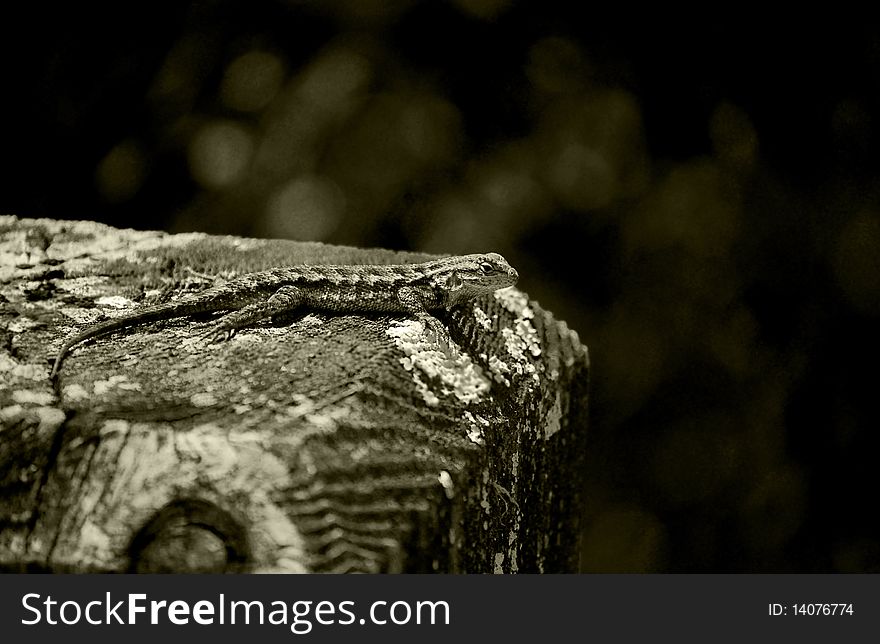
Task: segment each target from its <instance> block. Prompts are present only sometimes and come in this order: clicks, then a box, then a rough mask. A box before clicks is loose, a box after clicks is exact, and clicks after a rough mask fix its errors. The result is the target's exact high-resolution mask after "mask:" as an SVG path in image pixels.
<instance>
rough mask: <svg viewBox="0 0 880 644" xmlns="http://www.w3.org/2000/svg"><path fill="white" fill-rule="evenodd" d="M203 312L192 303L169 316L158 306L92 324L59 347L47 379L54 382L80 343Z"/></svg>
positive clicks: (166, 308) (165, 310) (164, 309)
mask: <svg viewBox="0 0 880 644" xmlns="http://www.w3.org/2000/svg"><path fill="white" fill-rule="evenodd" d="M203 310H205V309H204V307H203V306H199V304H198V303H197V302H194V303H192V304H191V305H190V306H177V307H175V310H174V312H173V313H171V314H169V310H168V307H167V306H164V305H159V306H156V307H154V308H153V309H150V310H146V311H141V312H138V313H137V314H136V315H131V316H129V315H123V316H121V317H118V318H113V319H112V320H105V321H104V322H99V323H98V324H94V325H92V326H90V327H88V328H86V329H83V330H82V331H80V332H79V333H76V334H74V335H72V336H70V337H69V338H68V339H67V340H65V341H64V344H62V345H61V348H60V349H59V350H58V353H57V354H56V356H55V363H54V364H53V365H52V373H51V374H50V375H49V378H50V379H51V380H53V381H54V380H55V377H56V376H57V375H58V371H59V370H60V369H61V363H62V362H63V361H64V357H65V356H66V355H67V354H68V353H70V350H71V349H72V348H73V347H75V346H76V345H78V344H79V343H80V342H85V341H86V340H90V339H91V338H97V337H99V336H102V335H106V334H107V333H112V332H113V331H118V330H119V329H124V328H126V327H129V326H134V325H136V324H143V323H145V322H155V321H156V320H162V319H170V318H179V317H183V316H185V315H191V314H193V313H198V312H200V311H203Z"/></svg>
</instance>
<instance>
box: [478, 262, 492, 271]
mask: <svg viewBox="0 0 880 644" xmlns="http://www.w3.org/2000/svg"><path fill="white" fill-rule="evenodd" d="M480 270H481V271H483V272H484V273H491V272H492V271H494V270H495V267H494V266H492V264H490V263H489V262H483V263H482V264H480Z"/></svg>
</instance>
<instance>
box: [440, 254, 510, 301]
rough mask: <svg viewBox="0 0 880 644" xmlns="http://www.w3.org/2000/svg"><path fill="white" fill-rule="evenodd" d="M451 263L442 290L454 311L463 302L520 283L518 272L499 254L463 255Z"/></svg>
mask: <svg viewBox="0 0 880 644" xmlns="http://www.w3.org/2000/svg"><path fill="white" fill-rule="evenodd" d="M450 259H453V258H450ZM447 262H448V264H447V271H446V272H445V274H444V275H443V282H442V284H441V285H440V286H441V288H442V289H443V291H444V292H445V293H446V297H447V302H448V306H449V307H450V308H451V307H452V306H455V304H457V303H459V302H461V301H464V300H467V299H471V298H474V297H478V296H480V295H483V294H484V293H492V292H493V291H497V290H498V289H500V288H505V287H507V286H513V285H514V284H516V280H517V279H519V274H518V273H517V272H516V269H514V268H513V267H512V266H511V265H510V264H508V263H507V260H506V259H504V258H503V257H502V256H501V255H499V254H498V253H484V254H478V255H462V256H461V257H456V258H454V259H453V261H449V260H447Z"/></svg>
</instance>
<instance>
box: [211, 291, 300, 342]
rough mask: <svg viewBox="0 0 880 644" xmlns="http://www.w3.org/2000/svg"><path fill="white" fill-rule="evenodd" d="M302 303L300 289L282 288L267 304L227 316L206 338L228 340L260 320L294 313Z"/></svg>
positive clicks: (246, 308)
mask: <svg viewBox="0 0 880 644" xmlns="http://www.w3.org/2000/svg"><path fill="white" fill-rule="evenodd" d="M302 301H303V295H302V291H301V290H300V289H299V288H297V287H296V286H282V287H281V288H279V289H278V290H277V291H275V293H273V294H272V296H271V297H270V298H269V299H268V300H266V301H265V302H254V303H253V304H248V305H247V306H245V307H243V308H241V309H239V310H237V311H235V312H233V313H230V314H228V315H226V316H225V317H224V318H223V319H222V320H220V323H219V324H217V325H216V326H214V327H212V328H211V329H210V330H209V331H208V332H207V333H206V334H205V336H206V337H209V338H210V339H211V340H213V341H215V342H217V341H221V340H228V339H230V338H231V337H232V336H233V335H235V332H236V330H238V329H242V328H244V327H247V326H252V325H253V324H255V323H257V322H259V321H260V320H265V319H266V318H270V317H272V316H273V315H277V314H279V313H286V312H289V311H293V310H294V309H297V308H299V306H300V304H302Z"/></svg>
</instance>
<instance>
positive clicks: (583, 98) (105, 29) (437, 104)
mask: <svg viewBox="0 0 880 644" xmlns="http://www.w3.org/2000/svg"><path fill="white" fill-rule="evenodd" d="M29 11H30V13H31V15H27V16H20V17H19V16H16V17H15V18H14V19H12V18H10V17H9V16H7V19H6V21H5V26H4V27H5V30H6V32H7V33H6V35H5V37H4V39H3V42H4V45H3V48H4V52H3V60H2V69H0V71H2V83H3V86H4V89H3V92H2V108H0V109H2V111H3V114H4V115H3V122H2V126H0V134H2V156H3V161H4V165H5V166H6V167H5V169H3V171H2V177H0V186H2V188H0V210H2V211H4V212H6V213H10V214H16V215H20V216H27V217H53V218H69V219H92V220H97V221H102V222H106V223H108V224H112V225H114V226H120V227H134V228H141V229H164V230H168V231H174V232H178V231H190V230H198V231H205V232H210V233H230V234H235V235H250V236H259V237H276V238H291V239H304V240H321V241H326V242H330V243H339V244H354V245H358V246H384V247H391V248H398V249H412V250H423V251H430V252H446V253H463V252H473V251H487V250H495V251H498V252H500V253H502V254H504V255H505V256H506V257H507V258H508V259H509V260H510V261H511V262H512V263H513V264H514V265H515V266H516V267H517V268H518V269H519V271H520V274H521V276H522V278H521V281H520V286H521V287H522V288H524V289H525V290H526V291H528V292H529V293H530V294H531V295H532V296H533V297H535V298H536V299H538V300H539V301H540V302H541V303H542V304H543V305H545V306H546V307H547V308H549V309H550V310H552V311H554V312H555V313H556V314H557V315H558V316H559V317H561V318H563V319H565V320H567V321H568V322H569V323H570V325H571V326H572V327H573V328H575V329H576V330H577V331H578V332H579V333H580V335H581V338H582V339H583V340H584V341H585V342H586V343H587V344H588V345H589V346H590V348H591V355H592V360H593V398H592V425H591V428H590V432H591V441H590V442H591V449H590V453H589V457H588V472H587V479H588V489H587V498H588V507H587V515H586V517H585V531H584V536H583V570H584V571H675V572H685V571H705V572H709V571H720V572H785V571H804V572H806V571H827V572H831V571H840V572H857V571H873V572H880V540H878V533H880V531H878V527H880V518H878V512H877V506H876V505H875V502H876V501H875V499H876V495H877V491H878V489H880V487H878V479H880V477H878V474H877V473H876V471H875V463H876V462H877V455H878V451H880V450H878V448H880V440H878V433H877V430H878V426H880V423H878V418H877V416H878V413H877V405H876V403H875V402H874V400H873V395H874V394H875V392H876V390H877V378H876V376H875V370H876V368H877V365H878V364H880V351H878V342H877V340H876V334H877V331H878V326H877V322H878V316H880V259H878V251H880V214H878V213H880V207H878V206H880V204H878V202H880V181H878V178H880V173H878V163H880V155H878V150H880V146H878V123H877V122H875V120H877V118H878V109H877V108H878V87H880V38H878V35H877V34H878V33H880V32H878V30H877V29H876V25H859V24H858V23H855V21H853V24H851V25H843V24H841V25H838V24H834V23H833V21H831V20H829V19H827V18H826V19H825V20H824V22H823V23H822V24H816V25H809V26H807V25H801V24H793V23H792V22H791V18H788V19H787V22H785V23H782V22H781V21H780V22H778V23H776V24H768V23H767V22H765V18H763V17H759V16H739V17H737V16H720V17H719V16H715V17H713V18H712V20H707V21H705V23H704V24H701V25H699V26H693V25H692V24H691V23H690V22H688V21H684V20H679V21H676V20H673V19H672V18H671V17H667V19H666V20H664V21H660V20H657V19H656V18H655V17H652V16H639V15H636V14H633V15H630V16H628V17H627V20H626V21H621V22H615V23H610V22H605V21H604V20H602V19H600V18H599V16H596V15H591V14H589V13H587V12H586V10H585V9H584V7H583V6H581V3H572V2H567V3H554V2H541V3H538V2H535V3H528V2H512V1H511V0H446V1H434V2H429V1H422V2H419V1H416V0H384V1H383V0H352V1H345V2H344V1H341V0H325V1H321V2H319V1H312V2H310V1H282V0H276V1H266V2H250V3H248V2H182V1H181V2H176V3H168V4H165V5H162V4H161V3H116V5H115V6H113V7H112V8H108V7H106V6H105V7H101V9H100V11H98V9H97V7H94V8H89V7H88V6H87V5H85V4H80V3H69V4H68V5H65V6H59V7H54V6H50V7H45V6H40V7H37V8H35V9H31V10H29ZM688 19H689V20H692V19H693V16H688Z"/></svg>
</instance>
